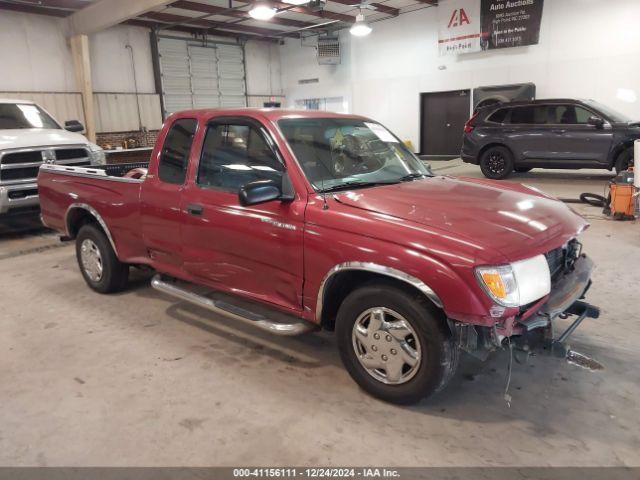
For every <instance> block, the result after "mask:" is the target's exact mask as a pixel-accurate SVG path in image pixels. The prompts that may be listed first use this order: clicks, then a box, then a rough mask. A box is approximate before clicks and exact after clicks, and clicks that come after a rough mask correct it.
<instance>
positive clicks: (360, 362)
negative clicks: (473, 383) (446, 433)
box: [336, 282, 459, 405]
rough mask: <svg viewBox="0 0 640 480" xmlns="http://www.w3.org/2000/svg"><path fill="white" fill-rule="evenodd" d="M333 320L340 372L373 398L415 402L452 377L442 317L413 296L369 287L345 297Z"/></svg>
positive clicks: (453, 359) (453, 357)
mask: <svg viewBox="0 0 640 480" xmlns="http://www.w3.org/2000/svg"><path fill="white" fill-rule="evenodd" d="M336 320H337V321H336V335H337V341H338V348H339V351H340V357H341V358H342V362H343V363H344V366H345V368H346V369H347V371H348V372H349V374H350V375H351V377H352V378H353V379H354V380H355V381H356V382H357V383H358V385H360V387H362V388H363V389H364V390H365V391H367V392H368V393H370V394H371V395H373V396H375V397H377V398H380V399H382V400H385V401H388V402H393V403H398V404H405V405H406V404H412V403H416V402H418V401H419V400H420V399H422V398H424V397H427V396H429V395H431V394H433V393H435V392H437V391H439V390H441V389H442V388H444V387H445V386H446V384H447V383H448V382H449V380H450V379H451V377H453V374H454V373H455V370H456V368H457V365H458V356H459V351H458V349H457V347H456V346H455V344H454V341H453V338H452V335H451V333H450V332H449V329H448V327H447V325H446V323H445V319H444V316H443V315H442V314H441V313H440V312H439V311H437V310H436V309H435V307H433V306H432V305H431V304H430V303H429V302H428V300H426V299H425V298H424V297H422V296H421V295H419V294H410V293H407V292H405V291H404V290H401V289H399V288H397V287H395V286H393V285H390V284H387V283H384V282H380V283H373V284H370V285H368V286H364V287H361V288H359V289H357V290H355V291H353V292H352V293H350V294H349V295H348V296H347V298H346V299H345V300H344V302H343V303H342V305H341V306H340V309H339V311H338V316H337V319H336Z"/></svg>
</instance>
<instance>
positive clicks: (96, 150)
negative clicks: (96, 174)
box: [88, 143, 107, 165]
mask: <svg viewBox="0 0 640 480" xmlns="http://www.w3.org/2000/svg"><path fill="white" fill-rule="evenodd" d="M88 147H89V161H90V162H91V165H104V164H106V163H107V156H106V154H105V153H104V150H103V149H102V147H100V146H99V145H96V144H95V143H90V144H89V145H88Z"/></svg>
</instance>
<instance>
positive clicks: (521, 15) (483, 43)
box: [438, 0, 544, 55]
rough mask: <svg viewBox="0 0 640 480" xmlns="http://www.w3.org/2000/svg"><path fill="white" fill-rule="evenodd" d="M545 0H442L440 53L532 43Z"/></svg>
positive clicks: (439, 15) (537, 31)
mask: <svg viewBox="0 0 640 480" xmlns="http://www.w3.org/2000/svg"><path fill="white" fill-rule="evenodd" d="M543 3H544V0H443V1H442V2H441V3H440V4H439V6H438V21H439V36H438V44H439V50H440V55H452V54H453V55H457V54H460V53H470V52H479V51H481V50H494V49H499V48H509V47H521V46H525V45H535V44H537V43H538V40H539V36H540V23H541V21H542V8H543Z"/></svg>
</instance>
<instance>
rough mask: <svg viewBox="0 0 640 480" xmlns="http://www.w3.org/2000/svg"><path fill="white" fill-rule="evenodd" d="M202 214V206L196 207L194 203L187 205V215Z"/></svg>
mask: <svg viewBox="0 0 640 480" xmlns="http://www.w3.org/2000/svg"><path fill="white" fill-rule="evenodd" d="M202 212H204V207H203V206H202V205H197V204H195V203H190V204H189V205H187V213H189V214H190V215H202Z"/></svg>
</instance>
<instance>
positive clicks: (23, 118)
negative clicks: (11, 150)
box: [0, 103, 60, 130]
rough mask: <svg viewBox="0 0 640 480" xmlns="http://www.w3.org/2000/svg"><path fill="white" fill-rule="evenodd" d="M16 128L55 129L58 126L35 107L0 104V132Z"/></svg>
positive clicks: (30, 105)
mask: <svg viewBox="0 0 640 480" xmlns="http://www.w3.org/2000/svg"><path fill="white" fill-rule="evenodd" d="M16 128H56V129H59V128H60V125H58V124H57V123H56V121H55V120H54V119H53V118H51V117H50V116H49V115H47V114H46V113H45V112H44V111H43V110H42V109H41V108H40V107H38V106H37V105H32V104H29V103H0V130H13V129H16Z"/></svg>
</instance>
